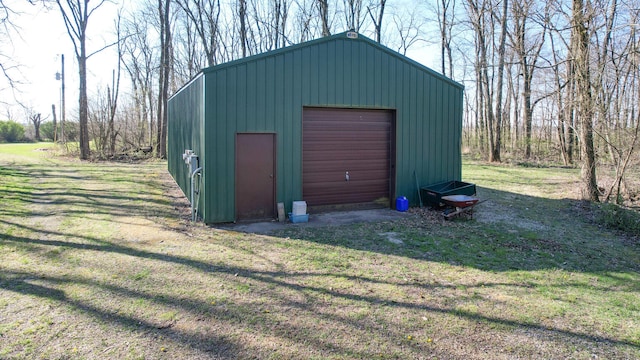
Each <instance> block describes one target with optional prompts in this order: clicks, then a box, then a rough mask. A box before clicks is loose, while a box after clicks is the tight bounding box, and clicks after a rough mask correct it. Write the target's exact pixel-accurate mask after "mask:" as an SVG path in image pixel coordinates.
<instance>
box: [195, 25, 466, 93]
mask: <svg viewBox="0 0 640 360" xmlns="http://www.w3.org/2000/svg"><path fill="white" fill-rule="evenodd" d="M338 39H349V40H350V41H359V42H363V43H366V44H367V45H369V46H372V47H375V48H377V49H378V50H380V51H383V52H385V53H386V54H387V55H389V56H392V57H394V58H397V59H399V60H401V61H403V62H405V63H408V64H410V65H411V66H414V67H417V68H419V69H420V70H422V71H426V72H428V73H429V74H430V75H432V76H434V77H436V78H438V79H440V80H442V81H445V82H447V83H449V84H451V85H453V86H455V87H458V88H460V89H461V90H464V85H462V84H460V83H458V82H456V81H454V80H452V79H450V78H448V77H446V76H444V75H442V74H440V73H439V72H436V71H434V70H432V69H430V68H428V67H426V66H424V65H422V64H420V63H419V62H417V61H415V60H412V59H410V58H408V57H407V56H404V55H402V54H400V53H398V52H396V51H393V50H391V49H389V48H388V47H386V46H384V45H381V44H380V43H378V42H375V41H373V40H371V39H369V38H368V37H366V36H363V35H360V34H359V33H355V32H352V31H345V32H342V33H339V34H335V35H331V36H327V37H323V38H319V39H315V40H310V41H306V42H303V43H300V44H296V45H291V46H287V47H284V48H280V49H277V50H272V51H267V52H264V53H261V54H257V55H252V56H248V57H245V58H242V59H237V60H233V61H230V62H226V63H223V64H219V65H214V66H210V67H207V68H204V69H202V70H201V74H207V73H212V72H216V71H218V70H221V69H225V68H228V67H232V66H237V65H241V64H246V63H250V62H254V61H258V60H262V59H266V58H269V57H274V56H278V55H281V54H284V53H287V52H291V51H296V50H300V49H303V48H306V47H312V46H317V45H318V44H322V43H328V42H332V41H336V40H338ZM199 75H200V74H198V75H196V77H197V76H199Z"/></svg>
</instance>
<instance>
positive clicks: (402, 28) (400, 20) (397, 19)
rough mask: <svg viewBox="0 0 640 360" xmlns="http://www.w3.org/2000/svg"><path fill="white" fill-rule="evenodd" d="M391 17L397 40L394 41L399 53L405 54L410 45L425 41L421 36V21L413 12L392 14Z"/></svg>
mask: <svg viewBox="0 0 640 360" xmlns="http://www.w3.org/2000/svg"><path fill="white" fill-rule="evenodd" d="M392 19H393V20H392V21H393V24H394V25H395V30H396V31H395V35H396V36H397V40H396V41H394V42H395V44H396V48H397V49H398V52H399V53H401V54H403V55H406V54H407V51H408V50H409V48H411V47H412V46H414V45H416V44H418V43H420V42H425V43H426V42H427V41H426V40H425V38H424V36H423V35H424V33H423V31H422V22H420V21H419V20H417V16H416V13H415V12H408V13H407V12H405V13H402V14H393V17H392Z"/></svg>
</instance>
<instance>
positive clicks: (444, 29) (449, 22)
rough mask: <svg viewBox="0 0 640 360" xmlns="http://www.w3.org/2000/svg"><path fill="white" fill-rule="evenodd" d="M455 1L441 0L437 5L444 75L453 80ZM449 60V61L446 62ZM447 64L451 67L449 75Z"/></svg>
mask: <svg viewBox="0 0 640 360" xmlns="http://www.w3.org/2000/svg"><path fill="white" fill-rule="evenodd" d="M455 7H456V2H455V0H439V1H438V2H437V4H436V15H437V19H438V28H439V30H440V60H441V69H442V75H445V76H447V75H448V76H449V77H450V78H453V56H452V51H451V40H452V34H451V32H452V29H453V24H454V23H455V18H454V16H455V10H456V9H455ZM446 60H448V61H446ZM445 63H446V64H448V65H449V66H448V67H449V73H448V74H447V71H446V66H445Z"/></svg>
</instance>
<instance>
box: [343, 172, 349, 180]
mask: <svg viewBox="0 0 640 360" xmlns="http://www.w3.org/2000/svg"><path fill="white" fill-rule="evenodd" d="M349 178H350V176H349V172H348V171H347V172H345V173H344V181H349Z"/></svg>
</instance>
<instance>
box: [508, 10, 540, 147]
mask: <svg viewBox="0 0 640 360" xmlns="http://www.w3.org/2000/svg"><path fill="white" fill-rule="evenodd" d="M534 5H535V1H534V0H522V1H514V2H512V7H511V13H512V16H513V24H514V29H513V32H512V35H511V36H510V38H511V43H512V45H513V48H514V50H515V53H516V55H517V56H518V61H519V63H520V72H521V74H522V87H523V91H522V105H523V107H524V109H523V111H522V122H523V124H524V130H525V131H524V136H525V150H524V157H525V158H527V159H528V158H530V157H531V136H532V134H531V129H532V125H533V109H534V106H535V103H532V86H533V75H534V72H535V70H536V68H537V62H538V58H539V57H540V52H541V51H542V47H543V45H544V43H545V37H546V31H547V21H548V19H547V18H548V16H547V10H546V9H548V8H546V9H545V11H544V15H543V16H542V19H541V21H539V24H540V26H541V28H538V29H535V33H537V34H539V35H537V36H535V35H533V34H534V32H530V31H529V30H528V24H529V23H530V22H532V21H533V20H534V16H536V14H535V13H534V9H533V6H534Z"/></svg>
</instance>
